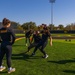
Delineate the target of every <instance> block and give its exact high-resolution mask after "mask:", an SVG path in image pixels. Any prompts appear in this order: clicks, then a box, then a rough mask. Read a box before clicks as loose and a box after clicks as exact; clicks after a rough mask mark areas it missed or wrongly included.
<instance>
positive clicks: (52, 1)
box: [49, 0, 55, 30]
mask: <svg viewBox="0 0 75 75" xmlns="http://www.w3.org/2000/svg"><path fill="white" fill-rule="evenodd" d="M49 1H50V3H51V26H52V25H53V3H55V0H49ZM51 30H52V27H51Z"/></svg>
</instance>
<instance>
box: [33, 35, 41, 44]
mask: <svg viewBox="0 0 75 75" xmlns="http://www.w3.org/2000/svg"><path fill="white" fill-rule="evenodd" d="M33 39H34V42H35V43H38V42H40V41H41V39H42V38H41V36H40V35H36V34H33Z"/></svg>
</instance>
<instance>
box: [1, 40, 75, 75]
mask: <svg viewBox="0 0 75 75" xmlns="http://www.w3.org/2000/svg"><path fill="white" fill-rule="evenodd" d="M26 50H27V47H26V46H25V40H24V39H22V40H19V41H16V42H15V44H14V45H13V53H12V66H13V67H15V68H16V72H14V73H11V74H10V75H75V40H71V42H69V41H65V40H53V46H52V47H51V46H49V43H48V45H47V47H46V48H45V51H46V52H47V54H48V55H49V57H48V58H47V59H43V58H42V55H43V54H42V53H41V52H40V51H39V50H38V51H37V52H36V56H34V57H30V54H31V53H32V51H33V49H32V50H31V52H30V53H28V54H24V52H25V51H26ZM5 62H6V61H5V58H4V65H6V63H5ZM0 75H7V70H5V71H3V72H1V73H0Z"/></svg>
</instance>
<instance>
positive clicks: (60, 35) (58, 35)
mask: <svg viewBox="0 0 75 75" xmlns="http://www.w3.org/2000/svg"><path fill="white" fill-rule="evenodd" d="M51 35H52V36H57V37H63V36H67V37H72V36H75V34H51ZM16 36H25V34H16Z"/></svg>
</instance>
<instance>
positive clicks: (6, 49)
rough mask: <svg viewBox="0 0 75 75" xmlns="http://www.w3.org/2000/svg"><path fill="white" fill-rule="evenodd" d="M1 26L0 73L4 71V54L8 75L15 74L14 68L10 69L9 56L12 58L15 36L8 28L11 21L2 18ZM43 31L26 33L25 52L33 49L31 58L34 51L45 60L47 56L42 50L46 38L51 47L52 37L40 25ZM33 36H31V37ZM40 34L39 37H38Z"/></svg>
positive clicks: (44, 27) (45, 27) (46, 29)
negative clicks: (41, 54) (26, 48)
mask: <svg viewBox="0 0 75 75" xmlns="http://www.w3.org/2000/svg"><path fill="white" fill-rule="evenodd" d="M2 25H3V27H2V28H1V29H0V43H1V49H0V72H1V71H3V70H4V69H6V67H5V66H3V64H2V60H3V57H4V55H5V54H6V61H7V66H8V73H11V72H15V68H12V67H11V56H12V45H13V44H14V42H15V39H16V37H15V34H14V32H13V30H12V29H11V28H10V25H11V21H10V20H9V19H7V18H4V19H3V20H2ZM42 27H43V30H42V31H39V30H36V31H32V30H29V31H28V32H26V34H25V36H26V46H27V45H28V44H27V40H29V43H30V44H29V45H28V50H27V51H26V53H27V52H29V51H30V49H31V48H33V47H34V51H33V53H32V54H31V56H34V55H35V53H36V51H37V50H38V49H39V50H40V51H41V52H42V53H43V55H44V56H43V58H47V57H48V55H47V53H46V52H45V50H44V48H45V47H46V45H47V43H48V38H49V39H50V45H51V46H52V37H51V33H50V31H49V30H48V28H47V26H46V25H42ZM32 34H33V35H32ZM40 34H41V35H40ZM30 36H32V38H30Z"/></svg>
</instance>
